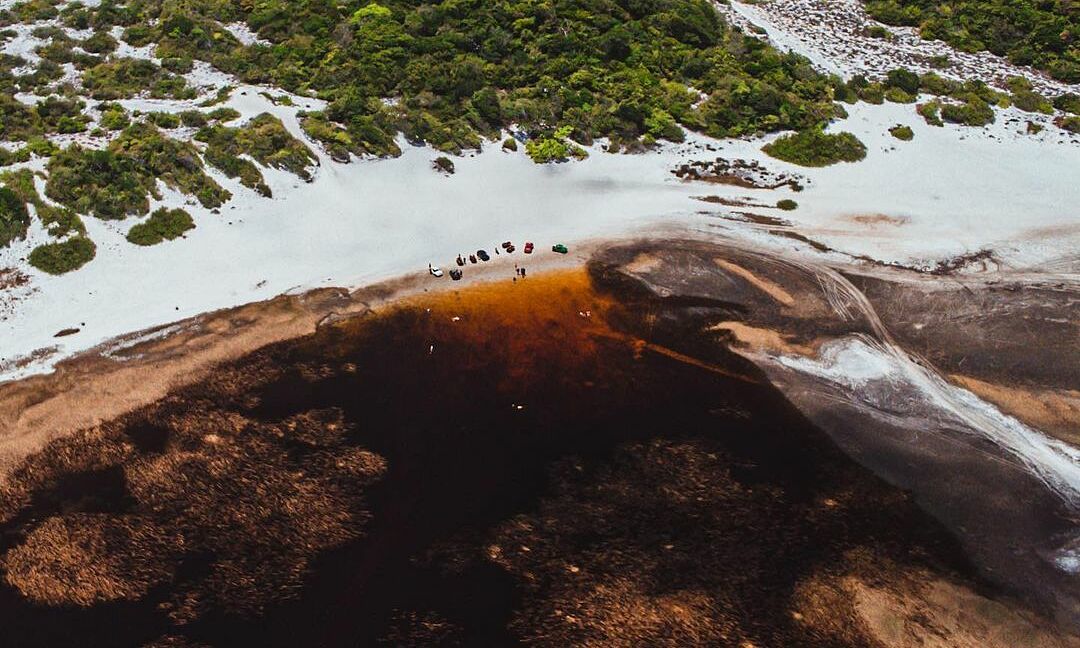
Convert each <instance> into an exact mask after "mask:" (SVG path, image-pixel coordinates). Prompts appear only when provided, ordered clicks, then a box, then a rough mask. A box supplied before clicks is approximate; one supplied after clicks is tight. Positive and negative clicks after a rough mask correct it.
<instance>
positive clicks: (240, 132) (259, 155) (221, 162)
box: [195, 113, 318, 195]
mask: <svg viewBox="0 0 1080 648" xmlns="http://www.w3.org/2000/svg"><path fill="white" fill-rule="evenodd" d="M195 139H196V140H198V141H200V142H205V143H206V145H207V148H206V160H207V162H209V163H210V164H212V165H214V166H215V167H217V168H219V169H221V170H222V171H223V172H224V173H225V174H226V175H229V176H230V177H234V178H236V177H238V178H240V181H241V182H242V183H243V184H244V185H245V186H248V187H251V188H253V189H258V190H259V191H260V193H265V195H269V191H270V190H269V188H268V187H266V185H265V184H264V183H263V177H262V173H261V172H260V171H259V170H258V168H256V167H255V166H254V165H253V164H251V162H250V161H248V160H245V159H243V158H241V157H240V156H241V155H247V156H250V157H251V158H252V159H254V160H255V161H257V162H258V163H259V164H262V165H263V166H268V167H273V168H276V169H283V170H285V171H289V172H290V173H293V174H295V175H297V176H299V177H300V178H302V179H304V180H308V181H310V180H311V173H310V172H309V171H308V167H310V166H312V165H315V164H318V158H316V157H315V154H314V153H312V152H311V149H309V148H308V147H307V146H305V145H304V143H303V142H301V141H299V140H297V139H296V138H295V137H293V136H292V135H291V134H290V133H289V131H288V130H286V129H285V126H284V125H283V124H282V123H281V120H280V119H278V118H277V117H274V116H273V115H271V114H269V113H262V114H260V115H257V116H255V117H253V118H252V119H251V120H250V121H249V122H248V123H246V124H244V125H243V126H242V127H239V128H232V127H228V126H208V127H205V128H202V129H200V130H199V132H197V133H196V134H195Z"/></svg>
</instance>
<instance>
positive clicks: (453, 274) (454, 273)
mask: <svg viewBox="0 0 1080 648" xmlns="http://www.w3.org/2000/svg"><path fill="white" fill-rule="evenodd" d="M461 274H462V273H461V270H458V269H457V268H454V269H453V270H451V271H450V278H451V279H453V280H454V281H461Z"/></svg>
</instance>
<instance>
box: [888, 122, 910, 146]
mask: <svg viewBox="0 0 1080 648" xmlns="http://www.w3.org/2000/svg"><path fill="white" fill-rule="evenodd" d="M889 134H890V135H892V136H893V137H895V138H896V139H898V140H902V141H904V142H910V141H911V140H913V139H914V138H915V133H914V131H912V130H911V126H904V125H902V124H897V125H896V126H893V127H892V128H890V129H889Z"/></svg>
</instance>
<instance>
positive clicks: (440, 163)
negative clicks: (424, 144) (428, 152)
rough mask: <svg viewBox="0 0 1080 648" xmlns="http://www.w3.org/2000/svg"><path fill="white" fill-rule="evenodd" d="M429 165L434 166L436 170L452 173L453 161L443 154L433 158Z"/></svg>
mask: <svg viewBox="0 0 1080 648" xmlns="http://www.w3.org/2000/svg"><path fill="white" fill-rule="evenodd" d="M431 165H432V166H433V167H435V170H436V171H441V172H443V173H446V174H450V175H453V173H454V161H453V160H451V159H450V158H448V157H446V156H445V155H440V156H439V157H437V158H435V160H434V161H433V162H432V163H431Z"/></svg>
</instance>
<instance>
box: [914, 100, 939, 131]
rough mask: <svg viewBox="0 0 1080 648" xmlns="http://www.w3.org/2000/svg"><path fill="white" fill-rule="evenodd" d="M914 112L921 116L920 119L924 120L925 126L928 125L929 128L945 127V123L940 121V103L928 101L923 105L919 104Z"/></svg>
mask: <svg viewBox="0 0 1080 648" xmlns="http://www.w3.org/2000/svg"><path fill="white" fill-rule="evenodd" d="M916 110H917V111H918V113H919V114H920V115H922V118H923V119H924V120H926V123H927V124H930V125H931V126H944V125H945V122H943V121H941V102H940V101H928V102H926V103H924V104H920V105H919V107H918V108H916Z"/></svg>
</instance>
